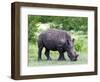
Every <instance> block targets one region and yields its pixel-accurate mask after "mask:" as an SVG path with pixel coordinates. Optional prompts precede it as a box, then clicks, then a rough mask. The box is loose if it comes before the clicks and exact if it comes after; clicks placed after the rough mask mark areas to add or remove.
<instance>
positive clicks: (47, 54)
mask: <svg viewBox="0 0 100 82" xmlns="http://www.w3.org/2000/svg"><path fill="white" fill-rule="evenodd" d="M49 53H50V50H48V49H45V56H46V57H47V60H51V58H50V55H49Z"/></svg>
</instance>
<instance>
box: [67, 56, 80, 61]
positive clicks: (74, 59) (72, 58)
mask: <svg viewBox="0 0 100 82" xmlns="http://www.w3.org/2000/svg"><path fill="white" fill-rule="evenodd" d="M78 56H79V55H78V54H77V55H75V56H71V55H68V57H69V58H70V60H71V61H77V58H78Z"/></svg>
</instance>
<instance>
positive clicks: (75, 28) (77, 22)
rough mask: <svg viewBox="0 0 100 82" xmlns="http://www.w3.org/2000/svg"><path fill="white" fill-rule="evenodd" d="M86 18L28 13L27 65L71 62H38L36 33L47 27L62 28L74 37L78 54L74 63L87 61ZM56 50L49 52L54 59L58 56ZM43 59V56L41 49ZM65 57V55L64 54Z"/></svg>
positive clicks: (68, 62)
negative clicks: (78, 56)
mask: <svg viewBox="0 0 100 82" xmlns="http://www.w3.org/2000/svg"><path fill="white" fill-rule="evenodd" d="M87 26H88V18H87V17H69V16H34V15H28V42H29V48H28V50H29V54H28V61H29V63H28V65H29V66H34V65H36V66H39V65H48V64H49V65H53V64H66V63H67V64H73V63H70V61H69V60H68V61H67V62H66V61H62V63H61V62H58V61H54V62H53V61H48V62H47V61H42V62H41V63H39V62H38V61H37V50H38V48H37V39H38V35H39V34H40V33H41V32H42V31H44V30H47V29H49V28H55V29H62V30H65V31H67V32H69V34H70V35H71V36H72V37H73V38H75V45H74V46H75V50H76V51H77V52H78V53H79V54H80V58H79V61H77V62H75V63H74V64H82V63H83V64H84V63H87V53H88V50H87V49H88V46H87V44H88V43H87V38H88V37H87V32H88V27H87ZM58 54H59V53H57V52H52V51H51V53H50V56H52V58H53V59H54V60H56V59H57V58H58ZM42 56H43V59H44V60H45V59H46V57H45V56H44V50H43V55H42ZM66 59H68V58H67V56H66Z"/></svg>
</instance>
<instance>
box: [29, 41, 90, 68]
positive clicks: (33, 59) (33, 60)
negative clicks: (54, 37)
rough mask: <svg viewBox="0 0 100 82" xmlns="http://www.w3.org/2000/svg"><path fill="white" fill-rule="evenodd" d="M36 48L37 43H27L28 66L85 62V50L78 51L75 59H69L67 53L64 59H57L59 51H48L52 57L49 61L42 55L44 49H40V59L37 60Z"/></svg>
mask: <svg viewBox="0 0 100 82" xmlns="http://www.w3.org/2000/svg"><path fill="white" fill-rule="evenodd" d="M37 51H38V48H37V45H34V44H31V43H29V48H28V66H47V65H49V66H50V65H72V64H86V63H87V58H88V57H87V56H88V55H87V52H81V53H79V58H78V60H77V61H74V62H72V61H70V59H69V58H68V56H67V53H65V54H64V55H65V58H66V61H57V59H58V56H59V53H58V52H57V51H50V57H51V58H52V60H51V61H46V57H45V55H44V51H45V49H43V51H42V59H43V60H42V61H37V58H38V54H37Z"/></svg>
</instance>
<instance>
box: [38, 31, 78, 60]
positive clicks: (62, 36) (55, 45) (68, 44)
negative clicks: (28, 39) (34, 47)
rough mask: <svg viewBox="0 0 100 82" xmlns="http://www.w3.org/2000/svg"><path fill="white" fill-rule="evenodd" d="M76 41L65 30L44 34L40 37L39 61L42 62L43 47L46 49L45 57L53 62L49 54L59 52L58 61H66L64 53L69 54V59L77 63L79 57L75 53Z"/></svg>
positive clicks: (45, 32)
mask: <svg viewBox="0 0 100 82" xmlns="http://www.w3.org/2000/svg"><path fill="white" fill-rule="evenodd" d="M73 45H74V39H73V40H72V39H71V36H70V35H69V34H68V33H67V32H66V31H63V30H57V29H49V30H47V31H44V32H42V33H41V34H40V35H39V37H38V60H42V58H41V55H42V54H41V52H42V49H43V47H44V48H45V55H46V57H47V60H51V58H50V55H49V52H50V50H52V51H58V52H59V58H58V60H66V59H65V57H64V52H67V53H68V57H69V58H70V60H71V61H76V60H77V57H78V55H77V54H76V52H75V51H74V46H73Z"/></svg>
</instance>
